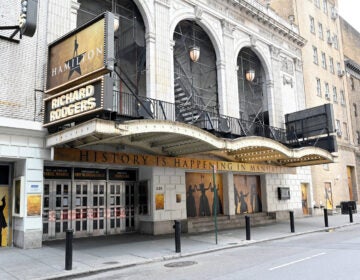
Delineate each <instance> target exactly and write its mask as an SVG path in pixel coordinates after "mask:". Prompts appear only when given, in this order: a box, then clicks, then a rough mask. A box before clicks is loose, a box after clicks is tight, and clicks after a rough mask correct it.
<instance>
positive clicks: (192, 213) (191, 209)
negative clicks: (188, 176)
mask: <svg viewBox="0 0 360 280" xmlns="http://www.w3.org/2000/svg"><path fill="white" fill-rule="evenodd" d="M195 192H196V185H195V186H194V188H193V187H192V185H189V188H188V191H187V192H186V210H187V216H188V217H196V216H197V214H196V204H195V197H194V193H195Z"/></svg>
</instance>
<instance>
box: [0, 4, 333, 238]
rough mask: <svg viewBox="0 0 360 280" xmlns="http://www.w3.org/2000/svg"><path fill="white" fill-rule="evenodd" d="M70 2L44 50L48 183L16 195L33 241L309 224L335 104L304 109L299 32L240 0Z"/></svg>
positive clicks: (328, 151) (327, 156)
mask: <svg viewBox="0 0 360 280" xmlns="http://www.w3.org/2000/svg"><path fill="white" fill-rule="evenodd" d="M50 2H51V1H50ZM72 3H73V5H72V8H71V9H69V10H68V13H69V15H70V14H71V15H72V16H73V17H72V18H73V23H76V28H74V29H72V30H68V33H66V34H65V35H62V36H58V38H57V39H56V40H54V41H53V42H51V43H50V44H49V45H48V56H47V73H46V77H47V78H46V89H45V97H44V101H43V108H44V111H43V128H44V130H46V131H47V132H48V133H47V134H46V136H45V148H46V150H47V151H48V154H47V156H45V157H44V159H43V181H42V183H43V184H42V185H41V186H39V188H38V189H37V190H36V192H35V194H34V193H32V192H31V188H30V189H29V188H28V187H27V186H26V184H25V185H23V183H22V182H21V180H20V181H19V183H18V185H19V192H20V195H19V197H21V198H22V199H23V201H22V203H23V204H21V203H20V207H25V206H26V207H25V208H24V212H23V215H24V218H23V219H25V218H26V216H27V215H29V213H30V215H32V217H35V218H34V219H37V220H38V221H41V228H39V229H38V230H37V231H36V232H37V234H36V237H31V238H35V239H38V240H51V239H62V238H65V232H66V230H67V229H73V230H74V237H75V238H76V237H84V236H95V235H105V234H121V233H125V232H142V233H148V234H166V233H171V232H173V224H174V220H180V221H181V224H182V230H183V231H187V232H199V231H205V230H211V229H213V228H214V224H213V217H214V216H215V215H216V216H217V217H218V226H219V228H228V227H239V226H241V225H242V223H243V219H244V215H250V216H252V217H253V218H254V221H255V220H256V221H258V222H259V223H260V222H264V221H266V220H268V219H269V217H271V218H272V219H281V218H287V217H288V211H289V210H291V211H294V213H295V215H298V216H302V215H309V214H311V211H312V206H313V205H312V183H311V169H310V166H312V165H317V164H324V163H332V162H333V161H334V159H335V154H334V152H336V140H335V139H336V138H335V137H334V134H335V131H334V125H333V113H332V107H331V106H328V105H327V106H319V107H316V108H312V109H310V110H305V97H304V96H305V95H304V87H303V79H302V68H301V52H300V49H301V48H302V47H303V45H304V44H305V40H304V39H303V38H302V37H301V36H299V34H298V32H297V29H296V27H295V26H292V25H291V24H290V23H288V22H286V21H284V20H283V19H281V18H279V17H278V16H277V15H276V14H275V13H274V12H273V11H272V10H270V9H267V7H265V6H261V5H260V4H258V3H257V2H254V1H245V0H231V1H221V3H220V2H219V1H200V0H199V1H186V0H172V1H166V0H153V1H140V0H134V1H132V0H125V1H115V0H113V1H90V0H83V1H72ZM60 5H63V4H60ZM49 17H55V19H56V20H55V21H61V20H62V19H61V18H60V17H59V16H57V15H56V14H55V13H54V14H49ZM48 28H49V30H48V31H47V32H50V31H54V30H52V29H51V28H52V26H51V25H49V27H48ZM54 32H55V31H54ZM88 38H91V39H90V40H89V39H88ZM324 127H325V128H326V129H325V130H324ZM324 131H325V132H324ZM25 177H26V175H24V177H23V179H24V180H26V178H25ZM0 196H1V195H0ZM12 198H13V199H15V198H16V192H15V194H14V196H13V197H12ZM14 201H15V200H14ZM24 201H27V204H26V203H25V202H24ZM29 205H31V207H29ZM29 211H30V212H29ZM18 219H21V217H19V218H18ZM25 231H26V230H25ZM40 232H41V233H40ZM25 235H26V234H25ZM39 243H40V244H41V241H40V242H38V243H36V244H39ZM34 244H35V243H34Z"/></svg>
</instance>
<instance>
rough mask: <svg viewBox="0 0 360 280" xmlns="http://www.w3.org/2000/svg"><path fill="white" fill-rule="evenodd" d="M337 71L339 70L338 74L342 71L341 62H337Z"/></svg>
mask: <svg viewBox="0 0 360 280" xmlns="http://www.w3.org/2000/svg"><path fill="white" fill-rule="evenodd" d="M336 69H337V71H338V73H339V72H340V71H341V64H340V62H336Z"/></svg>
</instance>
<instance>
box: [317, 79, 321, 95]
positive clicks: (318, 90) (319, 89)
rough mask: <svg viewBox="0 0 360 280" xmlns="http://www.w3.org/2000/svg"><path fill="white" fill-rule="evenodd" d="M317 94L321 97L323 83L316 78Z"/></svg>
mask: <svg viewBox="0 0 360 280" xmlns="http://www.w3.org/2000/svg"><path fill="white" fill-rule="evenodd" d="M316 94H317V96H321V81H320V79H319V78H316Z"/></svg>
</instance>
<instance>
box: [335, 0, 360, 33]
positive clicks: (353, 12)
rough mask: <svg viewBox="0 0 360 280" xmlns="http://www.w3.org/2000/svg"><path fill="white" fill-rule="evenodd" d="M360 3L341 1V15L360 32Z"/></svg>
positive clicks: (357, 0)
mask: <svg viewBox="0 0 360 280" xmlns="http://www.w3.org/2000/svg"><path fill="white" fill-rule="evenodd" d="M359 12H360V1H359V0H339V14H340V15H341V17H342V18H343V19H345V20H346V21H347V22H348V23H350V25H351V26H352V27H354V28H355V29H356V30H357V31H358V32H360V16H359Z"/></svg>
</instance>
